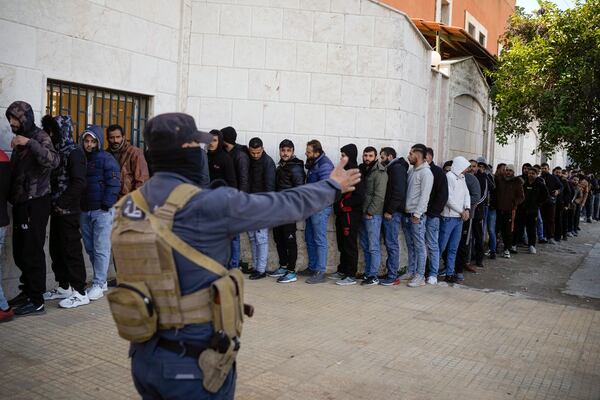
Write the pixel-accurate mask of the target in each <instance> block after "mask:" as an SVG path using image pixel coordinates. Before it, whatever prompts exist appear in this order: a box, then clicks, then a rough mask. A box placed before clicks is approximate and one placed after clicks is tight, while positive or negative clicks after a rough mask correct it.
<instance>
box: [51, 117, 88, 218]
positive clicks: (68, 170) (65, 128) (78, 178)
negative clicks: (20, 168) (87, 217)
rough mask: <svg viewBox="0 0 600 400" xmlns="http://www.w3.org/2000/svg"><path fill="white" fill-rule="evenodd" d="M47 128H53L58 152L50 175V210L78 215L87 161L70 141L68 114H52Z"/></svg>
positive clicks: (53, 139)
mask: <svg viewBox="0 0 600 400" xmlns="http://www.w3.org/2000/svg"><path fill="white" fill-rule="evenodd" d="M44 118H46V117H44ZM48 118H51V117H50V116H48ZM43 124H44V120H42V125H43ZM49 128H50V130H51V131H52V142H53V143H54V146H55V147H56V150H57V151H58V154H59V155H60V164H59V166H58V168H56V169H55V170H53V171H52V176H51V186H52V208H53V210H52V211H53V213H54V214H55V215H69V214H78V213H80V212H81V204H80V203H81V194H82V193H83V190H84V189H85V184H86V180H85V174H86V169H87V162H86V158H85V154H84V151H83V149H82V148H81V147H79V146H77V145H76V144H75V141H74V140H73V123H72V120H71V117H70V116H68V115H59V116H57V117H54V125H53V126H51V127H49ZM44 129H47V128H46V127H44Z"/></svg>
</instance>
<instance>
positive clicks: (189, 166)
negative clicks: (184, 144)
mask: <svg viewBox="0 0 600 400" xmlns="http://www.w3.org/2000/svg"><path fill="white" fill-rule="evenodd" d="M148 154H149V156H150V163H151V164H152V171H153V172H161V171H164V172H174V173H176V174H179V175H183V176H184V177H186V178H188V179H189V180H191V181H192V182H194V183H196V184H200V183H201V182H202V165H203V163H202V158H203V157H206V153H205V151H204V150H202V148H201V147H188V148H180V149H169V150H150V151H148Z"/></svg>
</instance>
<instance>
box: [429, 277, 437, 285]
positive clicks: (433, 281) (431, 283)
mask: <svg viewBox="0 0 600 400" xmlns="http://www.w3.org/2000/svg"><path fill="white" fill-rule="evenodd" d="M427 284H428V285H437V278H436V277H435V276H430V277H429V278H427Z"/></svg>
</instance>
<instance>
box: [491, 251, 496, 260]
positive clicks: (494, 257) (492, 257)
mask: <svg viewBox="0 0 600 400" xmlns="http://www.w3.org/2000/svg"><path fill="white" fill-rule="evenodd" d="M495 259H496V253H495V252H493V253H490V260H495Z"/></svg>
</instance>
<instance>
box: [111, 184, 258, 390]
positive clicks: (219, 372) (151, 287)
mask: <svg viewBox="0 0 600 400" xmlns="http://www.w3.org/2000/svg"><path fill="white" fill-rule="evenodd" d="M199 191H200V189H199V188H198V187H196V186H193V185H189V184H181V185H179V186H177V187H176V188H175V189H174V190H173V191H172V192H171V194H170V195H169V197H168V198H167V200H166V201H165V204H164V205H162V206H161V207H157V208H156V209H154V210H153V211H151V210H150V207H149V205H148V203H147V202H146V200H145V199H144V197H143V195H142V194H141V192H140V191H139V190H136V191H134V192H132V193H130V195H129V196H126V197H124V198H123V199H122V200H121V201H120V202H119V203H118V204H117V212H116V214H115V221H114V223H113V232H112V245H113V254H114V256H115V260H116V264H117V265H118V269H117V280H118V285H117V286H118V287H117V288H116V289H114V290H112V291H111V293H110V294H109V295H108V296H107V297H108V301H109V305H110V309H111V312H112V314H113V318H114V320H115V323H116V325H117V330H118V332H119V335H120V336H121V337H122V338H124V339H126V340H129V341H131V342H134V343H142V342H145V341H147V340H149V339H150V338H151V337H152V336H154V334H155V333H156V331H157V330H161V329H179V328H182V327H183V326H185V325H188V324H197V323H206V322H212V323H213V327H214V330H215V332H218V333H219V334H221V335H223V336H224V337H226V338H227V339H228V340H229V347H226V346H219V348H218V349H217V350H215V349H214V348H209V349H207V350H205V351H204V352H202V354H201V355H200V360H199V364H200V367H201V369H202V372H203V374H204V381H203V383H204V386H205V388H206V389H207V390H209V391H212V392H216V391H218V390H219V388H220V387H221V386H222V384H223V382H224V380H225V378H226V377H227V374H228V373H229V371H230V369H231V367H232V365H233V363H234V362H235V357H236V355H237V352H238V349H239V337H240V336H241V334H242V324H243V318H244V313H246V314H247V315H248V316H252V312H253V309H252V307H251V306H248V305H245V304H244V303H243V299H244V278H243V275H242V273H241V272H240V271H239V270H238V269H232V270H228V269H226V268H225V267H223V266H222V265H221V264H219V263H218V262H217V261H215V260H213V259H212V258H210V257H208V256H206V255H204V254H203V253H201V252H199V251H198V250H196V249H195V248H193V247H192V246H190V245H189V244H187V243H186V242H184V241H183V240H181V239H180V238H179V237H178V236H177V235H175V234H174V233H173V231H172V228H173V219H174V216H175V213H176V212H177V211H178V210H179V209H181V208H183V207H184V206H185V205H186V204H187V202H188V201H189V200H190V199H191V198H192V197H193V196H194V195H195V194H196V193H198V192H199ZM140 210H141V211H140ZM142 212H143V213H142ZM174 251H176V252H177V253H179V254H180V255H182V256H183V257H185V258H186V259H188V260H190V261H192V262H194V263H195V264H196V265H197V266H198V267H199V268H204V269H206V270H208V271H210V272H212V273H214V274H216V275H219V276H220V278H219V279H217V280H215V281H214V282H212V284H211V286H210V287H209V288H207V289H202V290H198V291H196V292H193V293H190V294H187V295H182V294H181V290H180V286H179V278H178V275H177V268H176V265H175V259H174V257H173V252H174Z"/></svg>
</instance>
